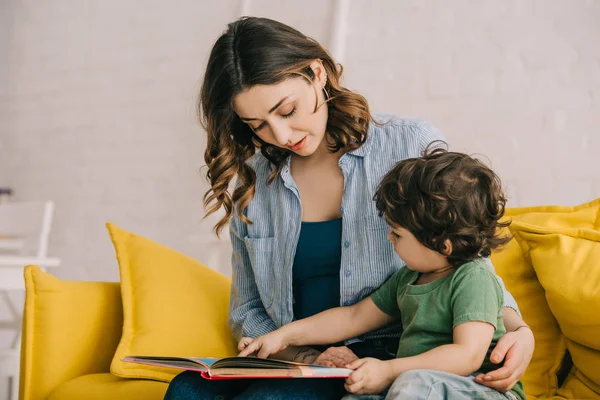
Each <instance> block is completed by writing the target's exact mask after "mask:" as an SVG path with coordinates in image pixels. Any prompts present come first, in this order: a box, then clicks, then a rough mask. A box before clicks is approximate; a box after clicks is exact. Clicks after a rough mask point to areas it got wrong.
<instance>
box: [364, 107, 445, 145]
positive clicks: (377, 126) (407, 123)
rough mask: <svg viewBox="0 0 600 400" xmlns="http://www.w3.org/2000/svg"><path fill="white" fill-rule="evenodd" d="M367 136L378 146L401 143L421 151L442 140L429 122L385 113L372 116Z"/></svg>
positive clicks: (439, 133) (442, 136)
mask: <svg viewBox="0 0 600 400" xmlns="http://www.w3.org/2000/svg"><path fill="white" fill-rule="evenodd" d="M369 135H370V136H372V138H373V140H374V141H375V142H378V144H380V145H389V144H390V142H392V143H401V144H403V145H404V146H408V147H413V146H415V147H418V148H419V149H421V150H423V149H424V148H425V147H427V145H428V144H429V143H431V142H434V141H436V140H444V134H443V133H442V132H441V131H440V130H439V129H437V128H436V127H435V126H434V125H433V124H431V123H430V122H427V121H424V120H421V119H415V118H406V117H399V116H396V115H393V114H386V113H378V114H373V123H371V125H370V127H369Z"/></svg>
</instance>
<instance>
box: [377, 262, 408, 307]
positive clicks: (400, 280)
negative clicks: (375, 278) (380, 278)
mask: <svg viewBox="0 0 600 400" xmlns="http://www.w3.org/2000/svg"><path fill="white" fill-rule="evenodd" d="M407 271H408V269H407V268H406V267H404V268H401V269H400V270H399V271H397V272H396V273H394V274H393V275H392V276H390V277H389V278H388V280H386V281H385V282H384V283H383V285H381V286H380V287H379V289H377V290H376V291H374V292H373V293H372V294H371V299H372V300H373V303H375V305H376V306H377V307H378V308H379V309H380V310H381V311H383V312H384V313H386V314H387V315H390V316H392V317H400V309H399V308H398V295H399V293H400V292H401V290H402V289H403V287H406V283H405V282H406V280H407V279H406V278H407Z"/></svg>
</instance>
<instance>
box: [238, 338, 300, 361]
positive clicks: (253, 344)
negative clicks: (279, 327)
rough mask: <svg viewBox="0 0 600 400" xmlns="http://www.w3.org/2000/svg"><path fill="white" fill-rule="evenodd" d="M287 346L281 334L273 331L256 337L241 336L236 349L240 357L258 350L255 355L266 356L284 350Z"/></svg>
mask: <svg viewBox="0 0 600 400" xmlns="http://www.w3.org/2000/svg"><path fill="white" fill-rule="evenodd" d="M288 346H289V344H288V343H285V342H284V338H283V335H282V334H281V333H279V332H278V331H274V332H271V333H268V334H266V335H263V336H260V337H258V338H256V339H252V338H247V337H245V338H242V340H240V342H239V343H238V350H239V351H240V354H239V356H240V357H246V356H248V355H250V354H253V353H256V352H257V351H258V354H257V355H256V356H257V357H259V358H267V357H268V356H270V355H271V354H275V353H279V352H280V351H282V350H285V349H286V348H287V347H288Z"/></svg>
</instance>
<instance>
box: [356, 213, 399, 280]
mask: <svg viewBox="0 0 600 400" xmlns="http://www.w3.org/2000/svg"><path fill="white" fill-rule="evenodd" d="M364 218H365V227H366V229H365V234H366V244H367V249H368V251H367V253H368V257H369V259H368V261H369V264H370V265H369V270H370V273H371V275H372V277H373V278H372V279H373V281H372V282H373V284H374V285H373V286H374V287H373V288H371V289H376V288H377V287H379V286H380V285H381V284H382V283H383V282H384V281H385V280H386V279H387V277H388V276H389V275H390V274H392V273H393V272H395V271H396V270H397V269H398V268H399V267H400V266H401V265H402V264H403V262H402V260H400V257H398V255H397V254H396V252H395V251H394V246H393V245H392V243H391V242H390V241H389V239H388V233H389V232H390V226H389V225H388V224H387V223H386V222H385V220H384V219H383V218H380V217H378V216H377V215H368V216H366V217H364Z"/></svg>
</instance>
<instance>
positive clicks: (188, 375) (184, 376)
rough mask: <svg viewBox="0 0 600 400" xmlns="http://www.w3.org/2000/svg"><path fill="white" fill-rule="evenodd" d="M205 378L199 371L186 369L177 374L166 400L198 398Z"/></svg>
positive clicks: (194, 399) (170, 385)
mask: <svg viewBox="0 0 600 400" xmlns="http://www.w3.org/2000/svg"><path fill="white" fill-rule="evenodd" d="M202 381H204V379H203V378H202V377H201V376H200V374H198V373H197V372H193V371H185V372H182V373H181V374H179V375H177V376H176V377H175V378H173V380H172V381H171V383H170V384H169V388H168V389H167V393H166V394H165V400H172V399H178V400H179V399H181V400H186V399H190V400H192V399H193V400H197V399H199V398H200V395H201V393H202V389H201V387H202V386H203V385H202V383H203V382H202Z"/></svg>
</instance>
